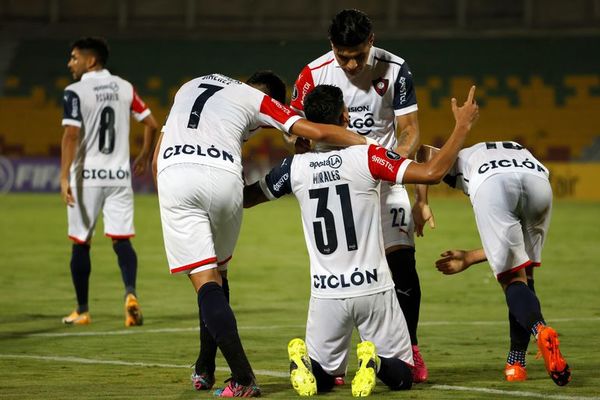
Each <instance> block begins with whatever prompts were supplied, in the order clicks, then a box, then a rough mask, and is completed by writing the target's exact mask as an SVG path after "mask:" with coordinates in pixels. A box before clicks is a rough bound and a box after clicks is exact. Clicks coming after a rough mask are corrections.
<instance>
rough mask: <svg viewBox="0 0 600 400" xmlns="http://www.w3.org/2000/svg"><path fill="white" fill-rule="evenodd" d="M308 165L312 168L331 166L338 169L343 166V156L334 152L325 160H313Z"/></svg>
mask: <svg viewBox="0 0 600 400" xmlns="http://www.w3.org/2000/svg"><path fill="white" fill-rule="evenodd" d="M308 166H309V167H311V168H321V167H331V168H334V169H338V168H339V167H341V166H342V157H340V156H339V155H337V154H333V155H330V156H329V157H328V158H327V160H324V161H311V162H310V163H309V164H308Z"/></svg>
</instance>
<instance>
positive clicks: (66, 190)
mask: <svg viewBox="0 0 600 400" xmlns="http://www.w3.org/2000/svg"><path fill="white" fill-rule="evenodd" d="M60 195H61V197H62V199H63V201H64V202H65V204H66V205H68V206H69V207H73V206H75V198H74V197H73V192H72V191H71V185H69V180H68V179H61V180H60Z"/></svg>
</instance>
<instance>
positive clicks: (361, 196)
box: [244, 85, 478, 396]
mask: <svg viewBox="0 0 600 400" xmlns="http://www.w3.org/2000/svg"><path fill="white" fill-rule="evenodd" d="M474 93H475V87H473V88H471V90H470V92H469V96H468V99H467V101H466V102H465V104H464V106H463V107H460V108H459V107H457V106H456V100H455V99H453V101H452V110H453V112H454V116H455V119H456V125H455V128H454V131H453V133H452V135H451V136H450V138H449V139H448V141H447V142H446V144H445V145H444V146H443V147H442V149H441V151H440V153H439V154H437V155H436V157H434V158H433V159H432V160H430V161H428V162H427V163H424V164H419V163H415V162H411V160H408V159H406V158H404V157H401V156H400V155H398V154H396V153H394V152H393V151H390V150H386V149H385V148H383V147H380V146H378V145H369V146H353V147H349V148H344V149H341V150H333V151H329V152H323V153H305V154H297V155H295V156H293V157H288V158H285V159H284V160H283V161H282V163H281V164H280V165H279V166H278V167H276V168H274V169H272V170H271V171H270V172H269V174H267V176H265V177H264V178H263V179H261V180H260V181H258V182H256V183H254V184H252V185H250V186H247V187H245V188H244V207H252V206H254V205H256V204H259V203H262V202H265V201H268V200H274V199H277V198H279V197H281V196H283V195H284V194H289V193H293V194H294V195H295V196H296V198H297V199H298V201H299V203H300V209H301V213H302V222H303V228H304V237H305V241H306V245H307V248H308V253H309V257H310V273H311V298H310V305H309V311H308V321H307V324H306V344H305V343H304V341H303V340H302V339H294V340H292V341H291V342H290V343H289V345H288V354H289V357H290V361H291V382H292V385H293V387H294V389H295V390H296V391H297V392H298V394H300V395H303V396H304V395H314V394H315V393H317V392H327V391H330V390H331V389H332V388H333V386H334V381H335V376H339V375H340V374H342V373H344V372H345V370H346V366H347V362H348V361H347V358H348V347H349V345H350V341H351V336H352V330H353V327H356V328H357V329H358V332H359V334H360V338H361V340H362V342H361V343H359V345H358V348H357V355H358V363H359V369H358V371H357V373H356V376H355V377H354V379H353V380H352V394H353V395H354V396H368V395H369V394H370V393H371V391H372V390H373V388H374V386H375V380H376V376H377V377H379V379H381V380H382V381H383V382H384V383H385V384H386V385H388V386H389V387H390V389H392V390H402V389H410V387H411V385H412V382H413V377H412V370H411V367H412V366H413V365H414V362H413V353H412V348H411V341H410V335H409V332H408V329H407V325H406V321H405V319H404V315H403V314H402V310H401V309H400V306H399V303H398V300H397V298H396V295H395V292H394V281H393V280H392V276H391V273H390V269H389V267H388V265H387V262H386V258H385V249H384V243H383V238H382V235H381V219H380V216H379V212H380V211H379V208H380V202H379V191H378V185H379V182H380V180H385V181H388V182H394V183H425V184H433V183H437V182H439V181H440V180H441V179H442V177H443V176H444V175H445V174H446V172H447V171H448V169H449V168H450V167H451V166H452V164H453V163H454V160H455V158H456V155H457V154H458V151H459V150H460V148H461V147H462V144H463V142H464V139H465V137H466V135H467V133H468V132H469V130H470V128H471V125H472V124H473V122H474V121H475V120H476V119H477V116H478V107H477V104H476V103H475V102H474V100H473V98H474ZM304 111H305V113H306V116H307V118H309V119H310V120H312V121H315V122H320V123H336V124H340V125H345V124H347V122H348V113H347V110H346V108H345V106H344V101H343V97H342V92H341V90H340V89H339V88H337V87H335V86H329V85H320V86H317V87H316V88H315V89H314V90H313V91H312V92H311V93H310V94H309V95H308V96H307V97H306V99H305V102H304ZM332 316H333V317H332Z"/></svg>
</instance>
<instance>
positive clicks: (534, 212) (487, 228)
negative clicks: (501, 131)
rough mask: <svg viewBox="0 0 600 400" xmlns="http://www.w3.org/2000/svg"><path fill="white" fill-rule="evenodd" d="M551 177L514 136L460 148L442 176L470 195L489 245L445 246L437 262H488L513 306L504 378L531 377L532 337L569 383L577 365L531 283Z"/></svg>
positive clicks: (557, 376)
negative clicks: (467, 248)
mask: <svg viewBox="0 0 600 400" xmlns="http://www.w3.org/2000/svg"><path fill="white" fill-rule="evenodd" d="M434 152H435V151H434ZM548 175H549V174H548V169H547V168H546V167H545V166H544V165H542V163H540V162H539V161H538V160H536V159H535V157H534V156H533V155H532V154H531V153H530V152H529V151H528V150H527V149H525V148H524V147H523V146H521V145H520V144H518V143H515V142H486V143H478V144H476V145H474V146H472V147H469V148H466V149H463V150H461V151H460V153H459V154H458V159H457V160H456V163H455V164H454V167H453V168H452V169H451V170H450V172H449V173H448V175H446V177H445V178H444V182H446V183H447V184H448V185H450V186H451V187H453V188H456V189H461V190H463V191H464V193H465V194H466V195H468V196H469V198H470V199H471V203H472V205H473V211H474V212H475V220H476V223H477V230H478V231H479V236H480V237H481V242H482V244H483V248H482V249H476V250H470V251H465V250H448V251H445V252H444V253H442V254H441V257H442V258H440V259H439V260H437V261H436V268H437V269H438V270H439V271H440V272H442V273H443V274H445V275H451V274H456V273H458V272H461V271H464V270H465V269H467V268H469V267H470V266H471V265H473V264H477V263H480V262H483V261H486V260H487V261H488V262H489V264H490V267H491V268H492V271H493V272H494V274H495V275H496V278H497V279H498V282H499V283H500V285H501V286H502V289H503V290H504V295H505V296H506V303H507V305H508V311H509V314H508V321H509V326H510V350H509V352H508V358H507V361H506V367H505V369H504V375H505V377H506V380H507V381H524V380H526V379H527V371H526V369H525V367H526V363H525V355H526V354H527V346H528V344H529V338H530V336H531V335H534V336H535V338H536V340H537V345H538V348H539V350H540V352H541V354H542V356H543V357H544V362H545V365H546V370H547V371H548V374H550V377H551V378H552V380H553V381H554V383H556V384H557V385H559V386H563V385H566V384H567V383H569V381H570V380H571V371H570V369H569V365H568V364H567V362H566V361H565V359H564V358H563V357H562V355H561V352H560V350H559V347H558V345H559V341H558V335H557V333H556V331H555V330H554V329H552V328H551V327H549V326H547V325H546V322H545V321H544V317H543V316H542V310H541V306H540V301H539V300H538V298H537V296H536V294H535V290H534V286H533V267H539V266H540V265H541V261H542V247H543V245H544V240H545V238H546V234H547V233H548V227H549V225H550V214H551V211H552V188H551V187H550V182H549V181H548Z"/></svg>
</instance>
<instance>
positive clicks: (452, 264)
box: [435, 250, 470, 275]
mask: <svg viewBox="0 0 600 400" xmlns="http://www.w3.org/2000/svg"><path fill="white" fill-rule="evenodd" d="M466 256H467V252H466V251H464V250H447V251H445V252H443V253H442V254H441V255H440V257H442V258H440V259H438V260H436V262H435V267H436V268H437V270H438V271H440V272H441V273H442V274H444V275H453V274H457V273H459V272H462V271H464V270H465V269H467V268H469V266H470V264H468V263H467V260H466Z"/></svg>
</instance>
